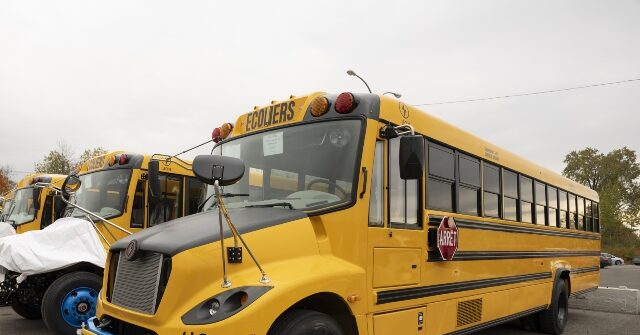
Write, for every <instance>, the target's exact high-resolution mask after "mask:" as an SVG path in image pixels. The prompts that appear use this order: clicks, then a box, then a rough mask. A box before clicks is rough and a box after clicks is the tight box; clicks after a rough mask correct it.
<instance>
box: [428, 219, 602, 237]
mask: <svg viewBox="0 0 640 335" xmlns="http://www.w3.org/2000/svg"><path fill="white" fill-rule="evenodd" d="M441 220H442V217H437V216H432V217H430V219H429V226H432V227H437V226H438V225H439V224H440V221H441ZM455 220H456V224H457V225H458V227H460V228H466V229H480V230H493V231H502V232H507V233H521V234H536V235H548V236H559V237H567V238H581V239H587V240H599V239H600V236H599V235H592V234H587V233H586V232H585V233H578V232H577V231H570V230H568V229H567V231H566V232H565V231H561V230H548V229H540V228H533V227H521V226H512V225H508V224H502V223H493V222H482V221H473V220H467V219H458V218H455ZM545 227H546V226H545Z"/></svg>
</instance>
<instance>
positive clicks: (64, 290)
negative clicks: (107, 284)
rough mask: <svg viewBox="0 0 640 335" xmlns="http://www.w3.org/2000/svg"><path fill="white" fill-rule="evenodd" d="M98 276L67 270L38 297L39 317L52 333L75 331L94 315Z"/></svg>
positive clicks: (99, 284)
mask: <svg viewBox="0 0 640 335" xmlns="http://www.w3.org/2000/svg"><path fill="white" fill-rule="evenodd" d="M101 286H102V278H101V277H100V276H98V275H97V274H95V273H91V272H72V273H68V274H66V275H64V276H62V277H60V278H58V279H56V281H54V282H53V284H51V286H49V288H48V289H47V292H45V294H44V297H43V298H42V319H43V321H44V324H45V325H46V326H47V328H49V330H50V331H52V332H53V333H54V334H60V335H63V334H75V332H76V330H77V329H78V328H80V326H82V323H84V322H86V321H87V320H88V319H89V318H91V317H93V316H95V315H96V305H97V303H98V292H99V291H100V287H101Z"/></svg>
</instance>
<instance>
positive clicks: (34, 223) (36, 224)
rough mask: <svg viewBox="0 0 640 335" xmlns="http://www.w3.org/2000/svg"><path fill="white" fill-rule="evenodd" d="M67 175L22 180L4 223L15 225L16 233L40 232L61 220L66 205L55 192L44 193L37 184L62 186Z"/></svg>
mask: <svg viewBox="0 0 640 335" xmlns="http://www.w3.org/2000/svg"><path fill="white" fill-rule="evenodd" d="M66 177H67V176H66V175H60V174H44V173H35V174H30V175H27V176H26V177H24V178H22V179H21V180H20V181H19V182H18V183H17V184H16V189H15V191H14V192H13V196H12V197H13V199H12V202H11V208H10V209H7V210H8V212H7V213H5V214H4V215H5V216H4V221H5V222H8V223H10V224H11V225H13V226H14V227H15V229H16V233H18V234H20V233H24V232H27V231H31V230H39V229H43V228H44V227H46V226H48V225H50V224H51V223H53V222H54V221H55V220H57V219H58V218H60V216H61V215H62V213H63V211H64V208H65V206H64V203H63V202H62V201H60V199H59V197H55V195H54V193H53V192H47V191H45V192H43V191H42V189H41V188H38V187H35V184H36V183H49V184H51V185H55V186H57V187H60V186H62V182H63V181H64V179H65V178H66Z"/></svg>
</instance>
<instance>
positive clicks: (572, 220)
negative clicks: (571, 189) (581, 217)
mask: <svg viewBox="0 0 640 335" xmlns="http://www.w3.org/2000/svg"><path fill="white" fill-rule="evenodd" d="M568 225H569V228H571V229H578V226H577V222H576V196H575V195H574V194H571V193H569V223H568Z"/></svg>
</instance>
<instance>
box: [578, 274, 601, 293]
mask: <svg viewBox="0 0 640 335" xmlns="http://www.w3.org/2000/svg"><path fill="white" fill-rule="evenodd" d="M599 283H600V275H599V273H598V272H591V273H587V274H582V275H574V274H572V275H571V293H572V294H573V293H579V292H582V291H585V290H589V289H595V288H597V287H598V284H599Z"/></svg>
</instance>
